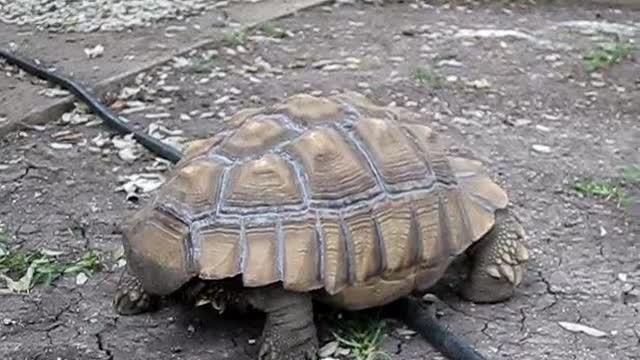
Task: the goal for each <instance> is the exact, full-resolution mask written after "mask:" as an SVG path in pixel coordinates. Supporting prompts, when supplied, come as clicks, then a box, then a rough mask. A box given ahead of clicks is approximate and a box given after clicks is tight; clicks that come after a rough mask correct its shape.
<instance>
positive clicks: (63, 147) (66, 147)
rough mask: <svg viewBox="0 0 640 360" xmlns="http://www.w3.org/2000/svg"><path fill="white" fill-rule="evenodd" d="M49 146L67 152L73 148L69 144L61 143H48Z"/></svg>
mask: <svg viewBox="0 0 640 360" xmlns="http://www.w3.org/2000/svg"><path fill="white" fill-rule="evenodd" d="M49 146H50V147H51V148H52V149H56V150H69V149H71V148H73V145H71V144H63V143H56V142H53V143H50V144H49Z"/></svg>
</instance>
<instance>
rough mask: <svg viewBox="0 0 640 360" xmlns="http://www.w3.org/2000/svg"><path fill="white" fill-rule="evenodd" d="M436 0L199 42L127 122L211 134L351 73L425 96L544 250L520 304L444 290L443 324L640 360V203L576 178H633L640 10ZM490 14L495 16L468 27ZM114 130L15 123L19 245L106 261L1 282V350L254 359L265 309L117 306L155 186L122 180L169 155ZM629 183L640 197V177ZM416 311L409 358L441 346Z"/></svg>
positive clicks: (2, 190) (369, 85)
mask: <svg viewBox="0 0 640 360" xmlns="http://www.w3.org/2000/svg"><path fill="white" fill-rule="evenodd" d="M430 4H431V5H429V6H415V5H413V3H412V2H411V3H409V2H407V3H400V4H391V5H386V6H384V7H379V8H378V7H374V6H369V5H353V6H352V5H345V6H341V7H339V8H318V9H313V10H308V11H305V12H301V13H300V14H298V15H297V16H295V17H289V18H287V19H283V20H281V21H278V22H276V23H273V24H272V26H269V27H266V28H264V29H263V31H260V32H258V33H256V34H253V35H255V36H254V37H248V38H247V39H243V38H242V37H241V36H239V37H238V38H237V43H236V44H234V45H232V46H230V47H227V46H216V47H211V48H207V49H203V50H202V51H197V52H194V53H192V54H190V55H189V56H188V57H186V58H185V59H179V60H177V61H176V62H175V63H174V66H167V67H160V68H157V69H153V70H152V71H150V72H148V73H146V74H144V76H140V77H139V78H138V81H137V82H135V83H132V84H130V87H131V88H134V89H137V88H140V89H141V90H140V92H138V93H137V95H134V98H135V100H137V101H139V102H141V103H144V104H145V105H146V106H147V107H146V108H145V109H144V110H143V111H139V112H133V113H131V114H128V115H127V118H128V119H129V120H130V121H132V122H135V123H136V124H140V126H146V125H148V124H149V123H151V122H157V121H158V119H157V118H153V117H151V118H149V115H150V114H162V113H167V114H169V115H168V117H161V121H162V125H164V126H166V127H167V128H169V129H174V130H175V129H181V130H183V132H184V133H183V134H181V135H180V136H183V137H185V138H198V137H203V136H207V135H211V134H214V133H215V132H216V131H218V130H219V129H220V127H221V120H220V119H221V116H223V115H228V114H231V113H233V112H234V111H236V110H238V109H240V108H242V107H244V106H252V105H256V104H268V103H272V102H274V101H278V100H280V99H282V97H284V96H286V95H290V94H292V93H295V92H308V93H314V94H315V93H323V94H327V93H330V92H331V91H334V90H340V89H345V88H349V89H354V90H358V91H361V92H364V93H369V94H370V95H371V96H372V97H374V98H375V99H377V100H378V101H380V102H383V103H389V102H392V101H394V102H396V103H397V104H400V105H405V106H408V107H410V108H412V109H414V110H416V111H419V112H421V113H423V114H424V119H425V122H429V123H430V124H432V125H433V126H434V127H435V128H436V129H438V130H440V131H442V132H443V133H444V134H446V135H447V137H449V138H450V140H449V142H450V143H452V144H455V145H457V147H458V148H459V150H460V151H462V152H466V151H470V152H473V154H474V155H475V156H477V157H479V158H480V159H482V160H483V161H485V162H486V164H487V166H488V168H489V169H490V171H491V173H492V174H495V178H496V179H497V180H498V181H499V182H500V184H502V185H503V186H504V187H505V188H506V189H507V190H508V192H509V194H510V196H511V200H512V202H513V205H514V207H515V208H516V209H517V212H518V215H519V216H520V218H521V219H522V221H523V223H524V224H525V228H526V230H527V232H528V236H529V239H528V241H529V246H530V248H531V251H532V254H533V259H532V261H531V264H530V266H529V273H528V277H527V278H526V280H525V282H524V284H523V285H522V287H521V288H520V290H519V292H518V293H517V295H516V296H515V297H514V298H513V299H512V300H510V301H508V302H505V303H502V304H495V305H473V304H470V303H467V302H464V301H462V300H461V299H459V298H458V297H457V296H456V295H455V293H454V292H453V291H451V290H449V289H448V287H447V286H443V287H439V291H438V292H437V295H438V296H439V297H440V298H441V299H442V300H444V302H445V303H446V304H447V307H444V308H443V309H442V315H443V316H442V317H441V321H442V322H443V323H444V324H446V325H447V326H448V327H449V328H450V329H451V330H452V331H454V332H455V333H457V334H460V335H461V336H463V337H464V338H465V339H467V340H468V341H469V342H470V343H471V344H473V345H474V346H475V347H476V348H477V349H478V350H479V351H480V352H481V353H483V354H485V355H486V356H487V357H488V358H489V359H498V358H505V359H532V360H533V359H536V360H537V359H545V360H546V359H549V360H551V359H563V360H564V359H583V360H587V359H615V360H630V359H640V262H639V260H638V259H639V258H640V226H639V222H638V218H639V216H640V215H639V214H637V213H634V211H633V210H629V209H626V208H625V207H623V206H618V205H617V203H616V201H615V200H613V199H603V198H598V197H593V196H584V194H581V193H579V192H577V191H575V190H574V188H573V184H574V183H575V182H576V181H578V180H581V179H586V178H594V179H613V180H615V181H621V180H622V177H621V170H622V168H623V167H625V166H629V165H633V164H640V63H638V62H637V61H636V60H635V59H637V57H638V55H639V54H640V52H639V50H638V47H637V46H638V42H639V41H640V23H639V22H638V19H640V11H615V10H608V9H605V8H604V7H603V6H585V5H579V6H573V5H558V4H549V5H546V4H538V5H532V4H530V3H519V2H506V3H498V2H495V3H493V2H492V3H484V4H475V5H469V4H462V3H460V4H462V5H460V6H453V5H447V4H445V3H438V2H430ZM634 21H635V23H634ZM605 23H606V24H609V26H608V27H606V28H603V27H602V26H601V27H599V28H598V27H597V26H595V25H594V24H601V25H602V24H605ZM612 24H617V25H615V26H614V25H612ZM279 29H282V30H284V31H285V35H284V36H279V35H280V34H281V32H280V31H279ZM480 29H493V30H496V31H493V32H488V31H486V32H477V31H476V32H475V33H474V34H470V32H471V31H475V30H480ZM497 30H501V31H502V30H504V31H502V32H500V31H497ZM613 32H617V33H618V35H620V36H621V37H622V38H623V39H630V40H632V41H634V43H635V46H634V47H632V48H631V54H630V56H628V57H627V58H625V59H624V60H622V61H621V62H620V63H619V64H615V65H612V66H611V67H610V68H608V69H606V70H602V71H598V72H595V73H594V74H591V75H590V74H589V73H587V72H586V71H585V69H584V62H583V56H584V55H585V54H587V53H589V52H590V51H592V50H593V49H595V48H596V44H597V43H598V42H599V41H613V40H612V39H614V37H615V36H614V34H613ZM287 34H288V35H287ZM470 35H472V36H470ZM485 35H486V37H485ZM238 46H239V48H238ZM213 51H217V52H213ZM171 87H174V88H173V89H172V88H171ZM176 87H177V88H176ZM167 99H170V100H167ZM125 105H126V104H125ZM129 105H131V103H129ZM123 106H124V105H123V101H122V100H120V101H116V102H115V103H114V107H116V108H117V109H118V110H119V111H122V110H123V109H125V108H126V106H124V108H123ZM64 130H69V131H70V132H71V133H73V134H75V133H78V134H80V135H78V137H77V138H74V140H73V141H72V143H73V145H72V146H71V148H70V149H64V150H59V149H54V148H52V147H51V146H50V143H51V142H54V141H56V142H60V140H59V138H58V139H56V137H57V135H56V134H58V133H59V132H60V131H64ZM99 134H102V135H103V136H105V137H109V136H110V132H109V131H108V130H107V129H106V128H104V127H100V126H85V125H84V124H82V125H75V126H73V125H67V124H61V123H52V124H49V125H48V126H46V127H45V128H44V129H41V128H38V129H33V130H29V131H21V132H16V133H12V134H10V135H8V136H6V137H5V138H3V139H0V147H1V148H2V152H1V153H0V165H2V167H0V229H3V230H4V232H6V233H8V234H10V235H11V238H10V239H9V240H8V242H7V244H8V247H12V248H14V247H15V248H18V249H21V250H24V251H28V250H34V249H43V248H46V249H53V250H60V251H62V252H64V255H63V257H65V258H77V257H79V256H81V255H82V254H84V253H85V252H86V251H88V250H89V249H93V250H95V251H97V253H98V254H99V255H100V258H101V261H102V263H103V264H104V268H103V269H102V271H99V272H96V273H95V274H93V275H92V276H91V277H90V278H89V280H88V281H87V282H86V283H85V284H84V285H76V281H75V279H74V277H72V276H67V277H64V278H63V279H62V280H60V281H57V282H55V283H54V284H53V285H52V286H49V287H46V286H37V287H36V288H34V289H33V291H32V292H31V293H30V294H27V295H0V302H1V303H2V305H1V306H0V319H3V322H2V324H0V355H1V358H3V359H16V360H17V359H52V360H53V359H113V360H117V359H145V360H147V359H168V358H171V359H193V360H199V359H207V360H217V359H250V358H251V357H250V356H251V354H253V353H254V352H255V351H256V345H255V344H254V342H253V341H251V340H252V339H256V338H257V337H258V336H259V334H260V330H261V319H260V318H259V317H256V318H252V319H249V320H248V321H246V320H242V321H240V320H239V319H237V318H234V317H219V316H216V315H214V314H211V313H209V312H205V311H204V310H202V309H196V310H194V309H191V308H187V307H182V306H179V305H175V306H168V307H164V308H162V309H160V310H159V311H157V312H155V313H151V314H145V315H139V316H135V317H118V316H116V315H115V314H114V313H113V311H112V310H111V296H112V293H113V290H114V288H115V285H116V283H117V281H118V278H119V276H120V274H121V271H122V267H119V266H118V263H117V261H116V254H117V253H118V251H119V248H120V237H119V228H118V226H119V224H120V223H121V221H122V220H123V219H124V218H125V217H127V216H129V215H130V214H132V213H133V211H135V210H136V209H137V208H138V207H139V206H140V204H141V203H143V202H144V201H146V200H147V199H148V198H149V196H151V195H152V194H153V193H152V192H151V193H146V194H144V196H142V197H141V198H140V199H139V200H138V201H132V200H130V201H127V199H126V197H125V194H124V193H123V192H117V191H115V189H116V187H117V186H118V185H119V182H118V179H119V177H120V176H123V175H131V174H138V173H143V172H144V173H147V172H153V169H151V170H150V169H149V168H148V167H149V166H152V165H153V163H154V160H155V159H154V157H153V156H152V155H150V154H149V153H143V156H142V157H141V158H139V159H137V160H136V161H133V162H125V161H123V160H122V159H120V158H119V157H118V156H117V154H116V152H115V151H113V146H112V145H110V144H107V145H105V146H104V149H103V151H102V153H101V152H96V151H95V150H93V149H92V145H94V143H93V142H92V139H94V138H95V137H96V136H98V135H99ZM109 149H111V151H108V150H109ZM624 191H625V192H627V193H628V194H630V196H632V197H634V196H635V199H637V198H638V197H639V196H640V195H639V192H640V186H638V183H635V184H633V183H628V182H627V185H626V186H625V187H624ZM632 201H633V200H632ZM120 265H121V263H120ZM560 322H572V323H580V324H583V325H587V326H589V327H592V328H595V329H598V330H601V331H602V332H604V336H601V337H596V336H593V335H590V334H587V333H582V332H575V331H569V330H567V329H565V328H563V327H562V326H561V325H560V324H559V323H560ZM398 326H399V325H398V324H392V325H390V327H389V329H388V330H389V331H388V335H387V336H386V337H385V339H384V341H383V349H384V350H386V351H387V352H388V353H389V354H390V355H391V356H392V358H393V359H402V360H418V359H438V358H441V357H440V355H439V354H437V353H436V352H434V351H433V350H432V349H431V347H430V346H429V345H428V344H426V343H425V342H424V341H423V340H422V339H421V338H419V337H412V338H409V339H406V338H404V337H401V336H398V335H397V334H396V333H395V332H394V328H395V327H398Z"/></svg>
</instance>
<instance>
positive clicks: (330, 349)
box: [318, 341, 339, 358]
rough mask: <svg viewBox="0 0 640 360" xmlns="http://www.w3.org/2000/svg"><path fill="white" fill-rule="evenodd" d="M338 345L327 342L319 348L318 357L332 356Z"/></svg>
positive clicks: (335, 342)
mask: <svg viewBox="0 0 640 360" xmlns="http://www.w3.org/2000/svg"><path fill="white" fill-rule="evenodd" d="M338 345H339V344H338V342H337V341H331V342H328V343H326V344H325V345H324V346H322V347H321V348H320V351H318V355H320V357H321V358H326V357H329V356H332V355H333V354H335V353H336V351H337V350H338Z"/></svg>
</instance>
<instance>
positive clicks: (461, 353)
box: [392, 297, 487, 360]
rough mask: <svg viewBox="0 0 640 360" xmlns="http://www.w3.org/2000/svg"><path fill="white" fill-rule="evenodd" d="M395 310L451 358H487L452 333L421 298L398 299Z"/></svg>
mask: <svg viewBox="0 0 640 360" xmlns="http://www.w3.org/2000/svg"><path fill="white" fill-rule="evenodd" d="M392 306H393V311H394V312H395V313H396V315H397V316H398V317H399V318H400V319H401V320H402V321H403V322H405V323H406V324H407V325H408V326H409V327H410V328H411V329H413V330H414V331H416V332H417V333H419V334H420V335H421V336H422V337H423V338H425V340H427V342H429V343H430V344H431V345H432V346H433V347H434V348H435V349H436V350H438V351H439V352H441V353H442V354H443V355H444V356H445V357H447V358H448V359H451V360H487V359H486V358H485V357H483V356H482V355H480V353H478V352H477V351H476V350H474V349H473V348H471V347H470V346H469V345H467V344H466V343H465V342H464V341H462V339H460V338H459V337H458V336H456V335H455V334H453V333H451V332H450V331H449V330H447V329H446V328H445V327H443V326H442V324H440V322H439V321H438V320H437V319H436V318H435V315H433V314H431V313H430V312H429V310H428V309H426V308H425V306H427V305H425V304H422V303H421V302H420V301H419V300H416V299H413V298H411V297H406V298H403V299H400V300H398V301H396V302H395V303H394V304H393V305H392ZM431 306H433V305H431Z"/></svg>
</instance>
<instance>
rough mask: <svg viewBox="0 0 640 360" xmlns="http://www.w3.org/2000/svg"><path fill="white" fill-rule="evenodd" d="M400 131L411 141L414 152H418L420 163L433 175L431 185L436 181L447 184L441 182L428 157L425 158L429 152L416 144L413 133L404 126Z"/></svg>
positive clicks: (416, 140)
mask: <svg viewBox="0 0 640 360" xmlns="http://www.w3.org/2000/svg"><path fill="white" fill-rule="evenodd" d="M402 131H403V132H404V133H405V135H406V136H407V138H408V139H409V141H410V142H411V146H412V147H413V148H414V149H416V150H417V151H416V154H418V157H419V158H420V160H422V163H423V164H424V165H425V166H426V167H427V169H428V171H429V174H432V175H433V183H432V184H431V186H435V185H436V183H441V184H447V185H448V183H446V182H442V181H441V180H442V179H439V178H438V176H437V174H436V171H435V169H434V168H433V164H431V161H429V159H428V158H427V157H428V155H429V154H425V153H424V151H423V150H422V149H421V147H420V145H418V139H416V137H415V134H413V133H412V132H411V131H409V130H408V129H407V128H405V127H402Z"/></svg>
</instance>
